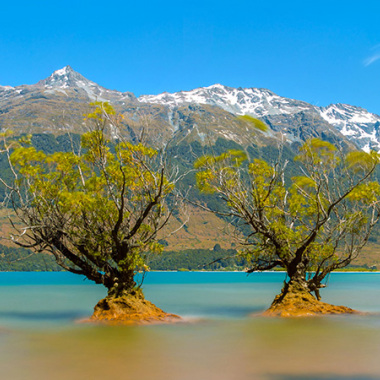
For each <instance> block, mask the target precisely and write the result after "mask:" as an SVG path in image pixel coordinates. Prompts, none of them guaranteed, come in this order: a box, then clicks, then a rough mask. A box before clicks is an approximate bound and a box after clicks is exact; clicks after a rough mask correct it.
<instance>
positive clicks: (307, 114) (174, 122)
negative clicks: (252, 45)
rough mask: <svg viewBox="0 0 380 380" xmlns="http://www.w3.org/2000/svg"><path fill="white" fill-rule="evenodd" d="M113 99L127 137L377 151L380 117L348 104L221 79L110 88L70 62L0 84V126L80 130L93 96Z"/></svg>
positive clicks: (56, 131)
mask: <svg viewBox="0 0 380 380" xmlns="http://www.w3.org/2000/svg"><path fill="white" fill-rule="evenodd" d="M94 100H98V101H109V102H111V103H112V104H113V105H114V106H115V107H116V108H117V110H118V111H119V112H121V113H123V114H124V117H125V119H124V120H125V125H124V127H125V129H126V131H127V133H128V134H129V137H130V139H132V140H133V139H137V138H138V137H139V135H140V134H141V131H142V130H143V129H144V131H145V133H146V132H147V131H148V132H149V133H148V134H150V135H152V136H154V140H155V141H156V142H157V141H159V142H165V141H168V140H169V139H172V140H173V141H174V143H175V144H180V143H189V142H191V141H198V142H200V143H201V144H203V145H205V144H213V143H214V142H215V141H216V140H217V139H218V138H221V139H225V140H232V141H234V142H235V143H238V144H240V145H243V146H244V145H249V144H251V143H252V142H255V143H256V144H257V143H260V144H264V145H268V144H273V143H275V142H276V141H285V142H287V143H288V144H289V145H290V146H294V147H297V146H298V145H299V144H300V143H302V141H304V140H305V139H307V138H310V137H320V138H322V139H327V140H329V141H333V142H335V143H341V142H342V143H345V144H347V143H349V141H350V142H351V143H354V144H357V146H359V147H360V148H362V149H364V150H369V149H370V148H372V149H377V150H380V132H379V126H380V116H378V115H374V114H371V113H369V112H367V111H366V110H364V109H362V108H359V107H355V106H349V105H343V104H334V105H330V106H328V107H316V106H313V105H311V104H309V103H306V102H303V101H299V100H293V99H289V98H285V97H281V96H278V95H276V94H275V93H273V92H272V91H270V90H266V89H259V88H231V87H226V86H223V85H220V84H216V85H213V86H209V87H203V88H198V89H195V90H192V91H181V92H177V93H172V94H170V93H163V94H160V95H143V96H140V97H139V98H136V97H135V96H134V95H133V94H132V93H130V92H119V91H116V90H109V89H106V88H104V87H102V86H100V85H98V84H96V83H95V82H93V81H90V80H88V79H86V78H85V77H83V76H82V75H81V74H79V73H77V72H75V71H74V70H73V69H72V68H71V67H70V66H66V67H64V68H63V69H60V70H57V71H55V72H54V73H53V74H51V75H50V76H49V77H48V78H46V79H44V80H41V81H39V82H38V83H36V84H33V85H22V86H17V87H10V86H0V127H1V128H3V129H5V128H10V129H14V130H16V131H19V132H28V133H53V134H62V133H64V132H66V131H68V130H70V131H76V132H80V131H81V128H82V124H83V114H84V113H85V112H86V110H87V109H88V103H89V102H90V101H94ZM245 114H248V115H251V116H254V117H256V118H260V119H261V120H263V121H264V122H265V123H267V125H268V126H269V130H268V132H266V133H261V132H258V131H257V130H256V129H255V128H254V127H253V126H252V125H251V124H250V123H247V122H245V121H242V120H240V119H239V118H237V117H236V116H238V115H245Z"/></svg>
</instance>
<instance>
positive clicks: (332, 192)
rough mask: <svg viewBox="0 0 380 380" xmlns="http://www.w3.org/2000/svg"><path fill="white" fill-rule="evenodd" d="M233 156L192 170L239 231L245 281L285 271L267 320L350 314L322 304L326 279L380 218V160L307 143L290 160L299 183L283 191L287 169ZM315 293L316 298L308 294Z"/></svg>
mask: <svg viewBox="0 0 380 380" xmlns="http://www.w3.org/2000/svg"><path fill="white" fill-rule="evenodd" d="M246 161H247V155H246V154H245V153H244V152H242V151H236V150H230V151H228V152H226V153H224V154H222V155H220V156H217V157H213V156H204V157H201V158H200V159H198V161H196V163H195V168H196V169H198V172H197V184H198V187H199V189H200V190H201V191H203V192H208V193H214V194H217V196H219V198H220V199H221V200H222V201H223V202H225V204H226V206H227V207H226V211H225V212H222V214H223V215H225V216H229V217H232V218H233V219H234V220H235V223H236V224H237V225H239V224H240V227H241V230H242V231H244V236H243V237H242V243H243V244H244V247H245V248H244V249H243V250H242V252H241V253H242V254H243V255H244V256H245V257H246V258H247V260H248V262H249V264H250V267H249V269H248V270H247V271H248V273H251V272H254V271H265V270H270V269H273V268H276V267H277V268H283V269H284V270H285V271H286V273H287V280H286V281H285V282H284V287H283V289H282V291H281V293H280V294H279V295H278V296H277V297H276V298H275V300H274V301H273V303H272V305H271V307H270V308H269V309H268V310H267V311H266V314H267V315H281V316H293V315H313V314H318V313H342V312H353V310H352V309H349V308H346V307H343V306H333V305H328V304H326V303H323V302H321V301H320V299H321V296H320V291H319V290H320V288H322V287H324V286H325V284H324V283H323V280H324V279H325V278H326V276H327V275H328V274H329V273H330V272H332V271H334V270H336V269H340V268H344V267H345V266H347V265H348V264H350V263H351V261H352V260H354V259H355V258H356V257H357V256H358V255H359V253H360V251H361V249H362V248H363V246H364V245H365V244H366V242H367V240H368V238H369V235H370V232H371V230H372V228H373V227H374V225H375V224H376V222H377V221H378V219H379V216H380V207H379V197H380V184H379V183H378V182H377V181H376V180H373V174H374V171H375V169H376V166H377V165H378V163H379V154H378V153H376V152H374V151H371V152H370V153H365V152H363V151H351V152H349V153H347V154H344V153H343V152H341V151H340V150H338V149H337V148H336V147H335V146H334V145H332V144H330V143H328V142H325V141H322V140H319V139H311V140H309V141H307V142H306V143H305V144H304V145H303V146H302V147H301V148H300V151H299V155H298V156H296V157H295V161H296V162H297V163H299V169H300V174H302V175H300V176H296V177H293V178H291V181H290V182H291V183H290V184H286V181H285V172H286V166H287V162H282V163H281V160H280V159H279V160H278V161H277V162H276V163H274V164H273V165H271V164H269V163H268V162H266V161H264V160H261V159H254V160H253V162H250V163H248V164H247V163H246ZM312 293H314V295H315V296H314V295H313V294H312Z"/></svg>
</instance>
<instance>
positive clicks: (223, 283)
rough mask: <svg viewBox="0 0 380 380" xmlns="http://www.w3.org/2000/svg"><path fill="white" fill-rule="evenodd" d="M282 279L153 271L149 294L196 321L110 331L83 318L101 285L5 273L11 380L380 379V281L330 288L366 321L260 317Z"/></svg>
mask: <svg viewBox="0 0 380 380" xmlns="http://www.w3.org/2000/svg"><path fill="white" fill-rule="evenodd" d="M283 280H284V274H283V273H261V274H252V275H251V276H247V275H246V274H244V273H176V272H172V273H164V272H162V273H150V274H149V276H148V278H147V280H146V283H145V286H144V289H145V294H146V297H147V298H148V299H150V300H152V301H153V302H154V303H156V304H157V305H158V306H160V307H161V308H163V309H164V310H165V311H168V312H172V313H176V314H180V315H182V316H184V317H185V318H188V319H189V320H191V321H193V322H192V323H184V324H177V325H156V326H139V327H105V326H93V325H88V324H80V323H77V322H76V321H77V320H78V319H80V318H84V317H87V316H89V315H90V314H91V312H92V308H93V306H94V305H95V304H96V302H97V301H98V300H99V299H100V298H102V297H103V296H104V295H105V291H104V289H103V288H102V287H101V286H97V285H93V284H92V283H90V282H89V281H85V280H83V278H81V277H79V276H75V275H72V274H69V273H1V274H0V373H1V379H11V380H13V379H15V380H18V379H31V380H34V379H36V380H37V379H39V380H45V379H62V380H63V379H65V380H66V379H73V380H76V379H142V380H145V379H154V380H164V379H165V380H188V379H189V380H190V379H194V380H203V379H204V380H213V379H215V380H216V379H218V380H227V379H228V380H235V379H236V380H240V379H242V380H245V379H247V380H248V379H275V380H277V379H278V380H280V379H286V380H287V379H305V378H306V379H378V378H380V355H379V354H380V347H379V346H380V274H378V273H364V274H352V273H350V274H347V273H337V274H333V275H332V276H331V278H330V280H329V286H328V288H327V289H325V290H323V293H322V297H323V299H324V300H325V301H326V302H330V303H335V304H344V305H346V306H350V307H352V308H356V309H360V310H363V311H368V312H371V314H369V315H366V316H335V317H321V318H312V319H291V320H282V319H276V318H275V319H272V318H263V317H260V316H259V315H255V316H252V313H258V312H260V311H262V310H264V309H265V308H267V307H268V306H269V304H270V302H271V301H272V299H273V297H274V296H275V295H276V294H277V293H278V292H279V290H280V288H281V285H282V282H283ZM378 313H379V314H378Z"/></svg>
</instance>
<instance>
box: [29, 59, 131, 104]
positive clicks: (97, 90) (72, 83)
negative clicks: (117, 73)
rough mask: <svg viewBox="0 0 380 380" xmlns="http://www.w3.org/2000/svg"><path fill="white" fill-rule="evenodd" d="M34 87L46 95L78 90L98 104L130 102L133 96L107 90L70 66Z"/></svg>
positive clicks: (57, 71) (55, 72)
mask: <svg viewBox="0 0 380 380" xmlns="http://www.w3.org/2000/svg"><path fill="white" fill-rule="evenodd" d="M36 86H39V87H43V88H44V90H45V92H46V93H52V94H54V93H63V94H67V90H70V89H78V90H80V91H81V92H82V93H83V94H84V95H86V96H87V97H88V98H89V99H91V100H96V101H100V102H105V101H114V102H116V101H118V102H122V101H123V100H131V99H132V98H134V96H133V95H132V94H131V93H129V92H127V93H122V92H119V91H115V90H108V89H106V88H104V87H102V86H99V85H98V84H97V83H95V82H93V81H90V80H88V79H87V78H85V77H84V76H83V75H81V74H79V73H78V72H76V71H74V70H73V69H72V68H71V67H70V66H65V67H64V68H62V69H59V70H56V71H54V72H53V74H51V75H50V76H49V77H48V78H46V79H43V80H41V81H39V82H38V83H37V84H36Z"/></svg>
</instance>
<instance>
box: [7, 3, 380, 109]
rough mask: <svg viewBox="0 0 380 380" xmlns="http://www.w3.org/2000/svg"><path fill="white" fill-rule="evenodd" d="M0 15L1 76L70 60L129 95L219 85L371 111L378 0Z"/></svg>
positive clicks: (376, 98) (12, 78)
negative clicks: (260, 89)
mask: <svg viewBox="0 0 380 380" xmlns="http://www.w3.org/2000/svg"><path fill="white" fill-rule="evenodd" d="M377 3H378V4H377ZM0 12H1V13H0V16H1V18H0V54H1V55H0V57H1V58H0V84H1V85H12V86H16V85H20V84H32V83H36V82H37V81H38V80H40V79H43V78H46V77H47V76H49V75H50V74H51V73H52V72H53V71H54V70H57V69H60V68H62V67H63V66H65V65H70V66H72V67H73V69H74V70H76V71H78V72H80V73H81V74H83V75H84V76H85V77H87V78H88V79H91V80H93V81H95V82H97V83H99V84H100V85H102V86H104V87H107V88H111V89H117V90H120V91H131V92H133V93H135V94H136V95H141V94H158V93H160V92H163V91H169V92H174V91H180V90H190V89H193V88H196V87H203V86H208V85H211V84H214V83H221V84H224V85H227V86H232V87H263V88H269V89H271V90H272V91H274V92H276V93H277V94H279V95H282V96H286V97H290V98H294V99H300V100H305V101H308V102H310V103H312V104H315V105H321V106H324V105H328V104H330V103H338V102H340V103H348V104H353V105H357V106H361V107H364V108H367V109H368V110H369V111H371V112H374V113H378V114H380V23H379V14H380V2H377V1H362V2H360V3H359V2H356V1H355V2H354V1H336V0H335V1H331V0H330V1H325V0H319V1H313V2H311V1H307V0H306V1H305V0H303V1H291V0H288V1H277V0H272V1H266V2H264V1H263V0H261V1H256V0H251V1H239V0H236V1H213V0H211V1H207V0H203V1H199V0H194V1H191V2H189V1H187V2H183V1H180V0H177V1H165V0H161V1H150V0H148V1H145V2H136V1H133V2H130V1H109V2H106V1H98V0H93V1H81V0H76V1H72V0H66V1H64V2H63V1H62V2H57V1H45V0H40V1H39V0H37V1H35V2H30V1H23V0H20V1H18V2H5V4H2V6H1V9H0Z"/></svg>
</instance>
